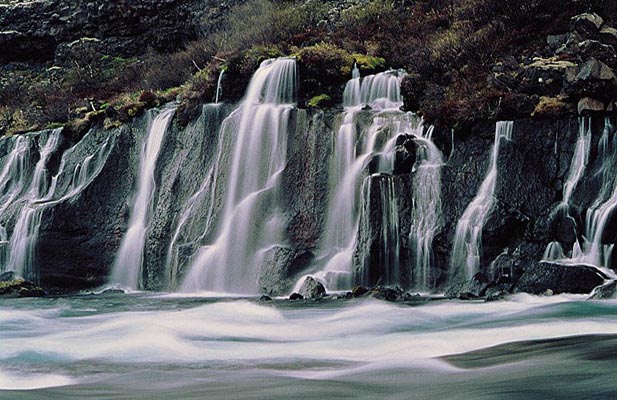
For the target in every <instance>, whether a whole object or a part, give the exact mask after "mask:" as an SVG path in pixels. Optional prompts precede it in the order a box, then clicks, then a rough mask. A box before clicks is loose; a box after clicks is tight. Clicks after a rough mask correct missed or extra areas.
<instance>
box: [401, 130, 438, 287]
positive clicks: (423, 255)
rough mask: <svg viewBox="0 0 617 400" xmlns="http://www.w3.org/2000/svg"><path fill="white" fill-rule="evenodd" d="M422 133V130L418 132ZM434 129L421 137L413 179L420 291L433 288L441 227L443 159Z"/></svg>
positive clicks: (412, 238)
mask: <svg viewBox="0 0 617 400" xmlns="http://www.w3.org/2000/svg"><path fill="white" fill-rule="evenodd" d="M417 131H419V132H422V129H420V130H417ZM432 133H433V128H432V127H430V128H428V129H427V130H426V134H425V135H423V136H422V135H417V136H416V138H415V141H416V143H417V144H418V150H417V155H416V166H415V169H416V170H415V174H414V178H413V194H412V201H413V203H412V213H411V229H410V232H409V248H410V249H411V251H412V260H413V262H414V265H413V270H412V277H411V278H412V279H411V281H412V282H413V283H414V286H415V287H416V288H417V289H422V290H426V289H431V288H432V287H433V286H434V285H433V283H432V282H431V272H430V271H431V266H432V265H433V263H432V258H433V252H432V247H433V238H434V237H435V234H436V233H437V232H438V230H439V228H440V227H441V167H442V166H443V156H442V154H441V151H439V149H438V148H437V146H435V144H434V143H433V141H432Z"/></svg>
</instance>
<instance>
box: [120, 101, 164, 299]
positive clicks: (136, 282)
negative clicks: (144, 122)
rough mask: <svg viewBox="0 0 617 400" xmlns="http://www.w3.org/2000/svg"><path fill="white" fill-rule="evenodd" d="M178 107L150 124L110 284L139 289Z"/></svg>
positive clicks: (162, 113) (161, 114)
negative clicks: (163, 156) (158, 177)
mask: <svg viewBox="0 0 617 400" xmlns="http://www.w3.org/2000/svg"><path fill="white" fill-rule="evenodd" d="M174 113H175V108H168V109H165V110H163V111H162V112H161V113H160V114H159V115H157V116H156V118H155V119H154V120H153V121H152V123H151V124H150V127H149V129H148V134H147V135H146V137H145V138H144V143H143V147H142V151H141V155H140V161H139V175H138V177H137V193H136V195H135V199H134V200H133V205H132V207H131V217H130V219H129V228H128V230H127V232H126V234H125V235H124V237H123V238H122V242H121V244H120V250H119V251H118V254H117V256H116V260H115V261H114V266H113V272H112V275H111V280H110V283H111V285H112V286H116V287H121V288H125V289H132V290H134V289H138V288H139V286H140V280H141V279H140V275H141V270H142V264H143V257H144V244H145V241H146V233H147V230H148V224H149V222H150V217H151V214H152V207H153V206H152V199H153V197H154V193H155V191H156V186H155V179H154V172H155V168H156V163H157V160H158V155H159V152H160V150H161V147H162V144H163V139H164V137H165V132H167V129H168V126H169V124H170V122H171V119H172V117H173V116H174Z"/></svg>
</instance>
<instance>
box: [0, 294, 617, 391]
mask: <svg viewBox="0 0 617 400" xmlns="http://www.w3.org/2000/svg"><path fill="white" fill-rule="evenodd" d="M616 373H617V301H602V302H596V301H585V297H583V296H571V295H569V296H565V295H561V296H552V297H536V296H530V295H525V294H520V295H515V296H513V297H511V298H510V299H509V300H508V301H500V302H492V303H482V302H459V301H446V300H440V301H430V302H427V301H418V302H412V303H396V304H392V303H386V302H381V301H378V300H372V299H355V300H347V301H346V300H324V301H321V302H302V301H300V302H289V301H282V300H280V301H279V300H275V301H273V302H259V301H257V300H256V299H254V298H228V297H227V298H225V297H220V298H217V297H208V296H203V297H194V296H188V295H186V296H184V295H166V294H153V293H134V294H130V295H125V294H99V295H80V296H73V297H57V298H53V297H52V298H40V299H2V300H0V389H1V390H0V399H149V400H152V399H172V398H173V399H203V398H207V399H615V398H617V381H616V380H615V374H616Z"/></svg>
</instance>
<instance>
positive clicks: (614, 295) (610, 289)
mask: <svg viewBox="0 0 617 400" xmlns="http://www.w3.org/2000/svg"><path fill="white" fill-rule="evenodd" d="M590 299H591V300H611V299H617V281H610V282H608V283H606V284H604V285H602V286H600V287H597V288H596V290H595V291H594V293H593V295H592V296H591V297H590Z"/></svg>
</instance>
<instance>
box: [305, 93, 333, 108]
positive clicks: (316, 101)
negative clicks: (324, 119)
mask: <svg viewBox="0 0 617 400" xmlns="http://www.w3.org/2000/svg"><path fill="white" fill-rule="evenodd" d="M331 102H332V98H331V97H330V96H328V95H327V94H320V95H317V96H314V97H312V98H311V99H310V100H309V101H308V102H307V106H308V107H311V108H323V107H328V106H330V105H331Z"/></svg>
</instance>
